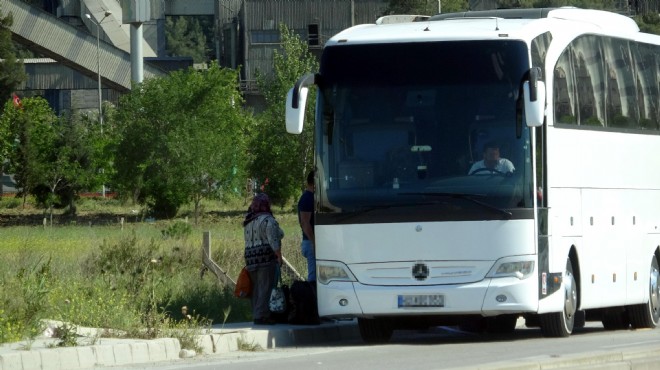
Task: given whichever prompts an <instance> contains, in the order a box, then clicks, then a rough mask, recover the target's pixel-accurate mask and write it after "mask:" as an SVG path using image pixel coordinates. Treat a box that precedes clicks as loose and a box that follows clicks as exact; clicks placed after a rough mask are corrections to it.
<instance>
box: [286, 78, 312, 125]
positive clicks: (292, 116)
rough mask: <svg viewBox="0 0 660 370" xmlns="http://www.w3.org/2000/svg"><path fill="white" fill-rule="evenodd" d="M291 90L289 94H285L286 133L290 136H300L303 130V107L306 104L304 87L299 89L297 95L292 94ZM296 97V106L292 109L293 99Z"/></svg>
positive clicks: (305, 89)
mask: <svg viewBox="0 0 660 370" xmlns="http://www.w3.org/2000/svg"><path fill="white" fill-rule="evenodd" d="M294 89H295V87H294V88H291V90H289V93H287V94H286V131H287V132H288V133H290V134H300V133H301V132H302V129H303V122H305V106H306V104H307V92H308V89H307V88H306V87H303V88H301V89H300V90H299V91H300V92H299V93H298V94H294V93H293V90H294ZM294 95H297V98H298V99H297V100H298V101H297V104H296V107H295V108H294V104H293V98H294Z"/></svg>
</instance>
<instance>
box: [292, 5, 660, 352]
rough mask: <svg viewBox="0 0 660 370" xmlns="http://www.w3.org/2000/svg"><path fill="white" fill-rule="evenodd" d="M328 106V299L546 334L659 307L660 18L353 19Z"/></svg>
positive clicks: (563, 12) (406, 320)
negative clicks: (652, 30) (656, 27)
mask: <svg viewBox="0 0 660 370" xmlns="http://www.w3.org/2000/svg"><path fill="white" fill-rule="evenodd" d="M312 85H316V86H317V89H318V90H317V91H318V94H317V100H316V115H315V125H314V130H315V134H314V135H315V166H316V169H317V171H316V174H317V175H316V177H317V178H316V192H315V207H316V208H315V237H316V257H317V279H318V280H317V287H318V297H317V299H318V305H319V314H320V315H321V316H323V317H328V318H357V320H358V324H359V329H360V333H361V335H362V338H363V339H364V340H365V341H367V342H385V341H388V340H389V339H390V337H391V335H392V332H393V331H394V330H397V329H402V328H410V327H415V328H419V327H429V326H434V325H457V326H459V327H461V328H463V329H466V330H468V329H469V330H479V331H482V330H485V331H491V332H513V331H514V330H515V327H516V323H517V321H518V320H519V319H520V318H524V319H525V323H526V325H527V326H529V327H537V326H538V327H540V329H541V332H542V333H543V335H545V336H550V337H567V336H569V335H570V334H571V333H572V332H573V330H574V329H575V328H579V327H581V326H584V323H585V321H601V322H602V323H603V326H604V328H605V329H607V330H612V329H619V328H628V327H632V328H654V327H656V326H657V325H658V321H659V315H660V313H659V311H658V310H659V309H660V301H659V297H658V295H659V288H658V275H659V272H658V261H660V170H659V169H660V92H659V90H660V36H655V35H650V34H645V33H642V32H640V30H639V28H638V26H637V25H636V23H635V22H634V21H633V20H631V19H630V18H628V17H626V16H623V15H619V14H614V13H610V12H605V11H597V10H587V9H578V8H553V9H548V8H546V9H525V10H522V9H519V10H497V11H475V12H466V13H455V14H441V15H436V16H433V17H430V18H428V19H425V20H423V21H417V22H406V23H397V24H389V22H384V21H379V22H376V23H375V24H369V25H359V26H355V27H352V28H349V29H347V30H345V31H342V32H340V33H339V34H337V35H335V36H334V37H332V38H331V39H330V40H328V42H327V43H326V45H325V47H324V50H323V53H322V56H321V61H320V70H319V71H318V72H317V73H310V74H307V75H305V76H301V78H300V79H299V80H298V82H297V83H296V85H295V86H294V87H293V88H292V89H291V91H290V92H289V95H288V97H287V103H286V104H287V107H286V109H287V112H286V126H287V131H288V132H290V133H300V132H301V131H302V129H303V121H304V111H305V104H306V98H307V95H308V92H309V88H310V87H311V86H312Z"/></svg>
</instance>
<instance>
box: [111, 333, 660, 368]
mask: <svg viewBox="0 0 660 370" xmlns="http://www.w3.org/2000/svg"><path fill="white" fill-rule="evenodd" d="M635 359H637V360H635ZM594 367H598V368H600V369H611V370H616V369H654V368H657V369H660V329H655V330H649V329H645V330H621V331H605V330H604V329H603V327H602V325H601V324H600V323H587V326H586V327H585V328H583V329H580V330H577V331H576V332H575V333H573V335H572V336H571V337H569V338H544V337H543V336H542V335H541V332H540V330H538V329H535V328H525V327H522V328H520V327H519V328H518V329H517V330H516V332H515V333H514V334H511V335H487V334H483V335H481V334H472V333H465V332H461V331H459V330H457V329H455V328H451V327H438V328H433V329H431V330H428V331H397V332H395V334H394V337H393V338H392V341H391V342H390V343H388V344H385V345H365V344H363V343H362V342H361V341H359V340H352V341H350V342H346V343H332V344H327V345H320V346H310V347H298V348H276V349H269V350H265V351H255V352H234V353H228V354H224V355H213V356H202V357H196V358H191V359H184V360H180V361H176V362H169V363H159V364H153V365H144V364H143V365H135V366H131V367H125V368H126V369H145V370H146V369H170V370H173V369H187V370H211V369H246V370H259V369H264V370H278V369H282V370H284V369H287V370H288V369H316V368H318V369H337V370H353V369H379V370H380V369H407V370H408V369H410V370H415V369H420V370H422V369H423V370H428V369H512V368H515V369H542V368H564V369H591V368H594ZM106 369H107V368H106Z"/></svg>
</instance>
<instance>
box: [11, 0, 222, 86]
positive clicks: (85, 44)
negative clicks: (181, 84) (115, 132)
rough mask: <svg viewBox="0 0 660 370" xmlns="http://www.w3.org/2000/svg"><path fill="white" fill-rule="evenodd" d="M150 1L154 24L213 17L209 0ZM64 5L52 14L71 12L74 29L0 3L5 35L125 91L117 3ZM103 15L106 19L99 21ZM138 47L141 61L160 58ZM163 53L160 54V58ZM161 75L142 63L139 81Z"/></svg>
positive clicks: (127, 70)
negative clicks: (170, 18)
mask: <svg viewBox="0 0 660 370" xmlns="http://www.w3.org/2000/svg"><path fill="white" fill-rule="evenodd" d="M145 1H150V0H145ZM150 2H151V4H152V7H151V10H152V15H153V16H154V18H155V19H156V20H157V22H158V20H160V21H161V24H162V23H164V18H165V15H209V14H210V15H213V14H214V13H215V8H214V1H213V0H174V1H172V0H170V1H165V2H161V1H150ZM69 3H74V4H73V5H71V4H69V5H68V6H69V8H70V9H68V10H67V9H64V10H62V9H60V8H58V9H57V11H56V14H59V13H64V14H68V15H71V12H72V11H71V9H75V10H77V14H75V15H74V16H73V17H79V20H78V21H77V23H78V25H75V24H72V22H70V18H71V17H68V18H67V17H58V16H57V15H56V14H52V13H50V12H47V11H45V10H43V9H41V8H38V7H34V6H30V5H29V4H27V3H25V2H23V1H21V0H2V3H1V5H0V11H1V12H2V13H3V14H5V15H6V14H9V13H12V15H13V17H14V23H13V25H12V26H11V31H12V37H13V39H14V40H15V41H16V42H18V43H20V44H22V45H24V46H26V47H27V48H28V49H30V50H32V51H34V52H36V53H39V54H41V55H43V56H45V57H48V58H51V59H53V60H55V61H57V62H59V63H61V64H62V65H65V66H67V67H69V68H71V69H73V70H75V71H78V72H80V73H81V74H83V75H85V76H88V77H90V78H94V79H96V78H97V73H99V71H100V75H101V83H102V85H103V86H104V87H107V88H111V89H114V90H117V91H119V92H126V91H128V90H130V88H131V54H130V53H131V50H130V32H129V28H130V25H129V24H123V22H122V13H123V11H122V8H121V5H120V3H119V1H118V0H78V2H77V3H76V2H75V1H72V2H69ZM67 11H68V13H67ZM108 11H109V12H110V15H109V16H107V17H105V14H106V12H108ZM85 14H90V15H91V17H92V18H93V19H91V20H90V19H86V17H85ZM101 20H103V22H101ZM99 22H101V23H100V24H101V28H102V29H101V30H100V31H101V35H102V36H101V38H100V39H101V41H100V42H99V48H98V52H99V55H100V58H99V60H100V66H99V67H98V70H97V38H96V30H95V27H96V24H98V23H99ZM163 34H164V33H163ZM156 37H159V35H157V36H156ZM161 38H162V36H161ZM157 43H162V44H163V45H164V40H159V41H157ZM142 46H143V56H144V57H147V58H149V57H151V58H154V57H161V56H164V55H158V47H156V48H154V47H152V46H151V45H150V44H149V43H147V42H145V41H143V42H142ZM163 49H164V48H163ZM163 53H164V51H161V54H163ZM165 73H166V72H165V71H163V70H161V69H159V68H158V67H156V66H154V65H151V64H149V63H148V62H147V63H144V68H143V75H144V78H150V77H154V76H160V75H163V74H165Z"/></svg>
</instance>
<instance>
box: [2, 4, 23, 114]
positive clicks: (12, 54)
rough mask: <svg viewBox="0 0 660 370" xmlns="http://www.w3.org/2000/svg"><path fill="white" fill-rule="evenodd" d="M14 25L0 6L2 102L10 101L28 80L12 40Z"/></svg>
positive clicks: (9, 15) (9, 16)
mask: <svg viewBox="0 0 660 370" xmlns="http://www.w3.org/2000/svg"><path fill="white" fill-rule="evenodd" d="M13 23H14V18H13V17H12V15H11V14H8V15H6V16H3V14H2V7H1V6H0V101H4V100H5V99H8V98H9V97H10V96H11V93H12V92H13V91H14V90H15V89H16V87H18V86H19V85H20V84H21V83H22V82H23V81H25V79H26V78H27V76H26V74H25V68H24V67H23V63H22V62H21V61H20V60H18V59H17V58H16V48H15V47H14V43H13V42H12V39H11V30H10V27H11V25H12V24H13Z"/></svg>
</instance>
